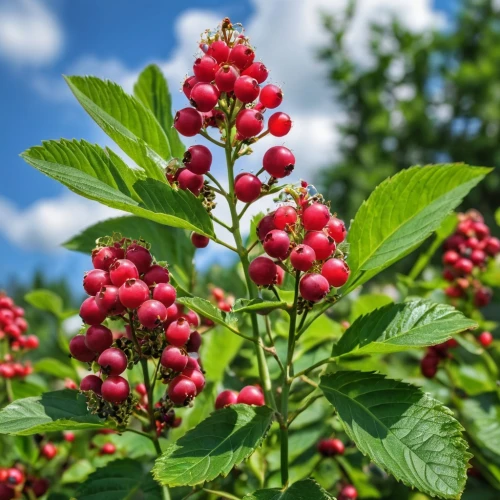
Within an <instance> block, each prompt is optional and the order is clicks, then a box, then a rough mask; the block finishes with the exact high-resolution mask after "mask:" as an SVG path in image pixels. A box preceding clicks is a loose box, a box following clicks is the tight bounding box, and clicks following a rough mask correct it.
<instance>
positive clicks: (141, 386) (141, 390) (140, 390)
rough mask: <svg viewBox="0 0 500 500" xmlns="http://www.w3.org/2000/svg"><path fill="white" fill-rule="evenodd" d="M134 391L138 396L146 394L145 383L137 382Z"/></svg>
mask: <svg viewBox="0 0 500 500" xmlns="http://www.w3.org/2000/svg"><path fill="white" fill-rule="evenodd" d="M135 391H136V392H137V394H139V395H140V396H147V394H148V390H147V389H146V385H145V384H137V385H136V386H135Z"/></svg>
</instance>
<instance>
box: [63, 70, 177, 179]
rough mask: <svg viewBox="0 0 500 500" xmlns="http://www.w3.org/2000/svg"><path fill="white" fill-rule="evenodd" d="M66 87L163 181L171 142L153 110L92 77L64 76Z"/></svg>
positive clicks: (126, 148)
mask: <svg viewBox="0 0 500 500" xmlns="http://www.w3.org/2000/svg"><path fill="white" fill-rule="evenodd" d="M64 78H65V80H66V83H67V84H68V85H69V88H70V89H71V91H72V92H73V94H74V95H75V97H76V98H77V99H78V101H79V102H80V104H81V105H82V106H83V108H84V109H85V111H87V113H88V114H89V115H90V116H91V117H92V118H93V119H94V120H95V122H96V123H97V124H98V125H99V126H100V127H101V128H102V129H103V130H104V132H106V134H108V135H109V137H111V139H113V140H114V141H115V142H116V144H118V146H120V148H121V149H122V150H123V151H124V152H125V153H126V154H127V155H128V156H130V158H132V160H134V161H135V162H136V163H137V164H138V165H140V166H141V167H142V168H143V169H144V170H145V171H146V173H147V175H148V177H151V178H153V179H157V180H159V181H162V182H165V173H164V167H165V166H166V163H167V162H166V160H169V159H170V158H171V156H172V155H171V152H170V144H169V142H168V138H167V136H166V135H165V132H164V131H163V129H162V128H161V126H160V124H159V123H158V121H157V120H156V118H155V116H154V115H153V113H152V112H151V111H150V110H149V109H147V108H146V107H144V106H143V105H142V103H141V102H139V101H138V100H137V99H135V98H134V97H132V96H130V95H128V94H127V93H126V92H125V91H124V90H123V89H122V88H121V87H120V86H119V85H117V84H116V83H114V82H110V81H108V80H106V81H105V80H100V79H99V78H96V77H94V76H83V77H82V76H66V77H64Z"/></svg>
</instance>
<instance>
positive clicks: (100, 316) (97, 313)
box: [80, 297, 106, 325]
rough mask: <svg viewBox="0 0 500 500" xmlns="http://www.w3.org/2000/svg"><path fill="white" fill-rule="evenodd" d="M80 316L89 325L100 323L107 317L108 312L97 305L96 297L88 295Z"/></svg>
mask: <svg viewBox="0 0 500 500" xmlns="http://www.w3.org/2000/svg"><path fill="white" fill-rule="evenodd" d="M80 317H81V318H82V320H83V321H84V323H87V325H99V324H101V323H102V322H103V321H104V320H105V319H106V313H103V312H102V311H101V310H100V309H99V307H97V304H96V301H95V298H94V297H88V298H87V299H85V300H84V301H83V303H82V305H81V307H80Z"/></svg>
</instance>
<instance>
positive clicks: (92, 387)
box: [80, 375, 102, 396]
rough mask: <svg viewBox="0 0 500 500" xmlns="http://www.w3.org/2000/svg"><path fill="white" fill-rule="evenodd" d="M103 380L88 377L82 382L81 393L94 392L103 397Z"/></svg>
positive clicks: (94, 376)
mask: <svg viewBox="0 0 500 500" xmlns="http://www.w3.org/2000/svg"><path fill="white" fill-rule="evenodd" d="M101 387H102V380H101V379H100V378H99V377H98V376H97V375H87V376H86V377H84V378H82V381H81V382H80V390H81V391H92V392H95V393H96V394H98V395H99V396H100V395H101Z"/></svg>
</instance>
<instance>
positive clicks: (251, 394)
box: [215, 385, 266, 410]
mask: <svg viewBox="0 0 500 500" xmlns="http://www.w3.org/2000/svg"><path fill="white" fill-rule="evenodd" d="M236 403H240V404H245V405H254V406H263V405H264V404H265V403H266V402H265V400H264V393H263V392H262V389H261V387H259V386H258V385H247V386H245V387H243V389H241V391H240V392H239V393H238V392H236V391H230V390H226V391H222V392H221V393H220V394H219V395H218V396H217V398H216V399H215V409H216V410H220V409H221V408H225V407H226V406H231V405H234V404H236Z"/></svg>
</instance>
